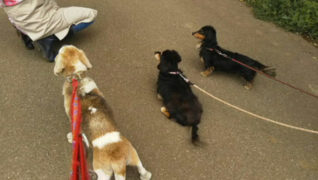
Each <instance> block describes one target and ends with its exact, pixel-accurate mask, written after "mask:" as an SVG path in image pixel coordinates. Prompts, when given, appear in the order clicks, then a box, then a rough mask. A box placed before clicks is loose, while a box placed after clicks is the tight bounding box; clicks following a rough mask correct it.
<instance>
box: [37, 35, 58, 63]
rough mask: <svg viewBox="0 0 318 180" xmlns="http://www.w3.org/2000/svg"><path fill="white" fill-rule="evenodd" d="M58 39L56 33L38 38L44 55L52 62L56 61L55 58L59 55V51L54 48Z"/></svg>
mask: <svg viewBox="0 0 318 180" xmlns="http://www.w3.org/2000/svg"><path fill="white" fill-rule="evenodd" d="M58 41H59V40H58V39H57V37H55V36H54V35H51V36H48V37H45V38H43V39H40V40H37V42H38V44H39V47H40V49H41V51H42V53H43V56H44V57H45V58H47V59H48V60H49V61H50V62H54V59H55V57H56V55H57V52H56V51H55V50H54V46H55V44H56V43H57V42H58Z"/></svg>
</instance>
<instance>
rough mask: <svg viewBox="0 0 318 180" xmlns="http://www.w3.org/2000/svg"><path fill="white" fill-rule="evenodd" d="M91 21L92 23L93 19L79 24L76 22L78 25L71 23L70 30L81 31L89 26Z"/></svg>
mask: <svg viewBox="0 0 318 180" xmlns="http://www.w3.org/2000/svg"><path fill="white" fill-rule="evenodd" d="M93 23H94V21H92V22H88V23H80V24H78V25H73V26H71V30H72V31H73V32H75V33H77V32H79V31H81V30H83V29H85V28H87V27H88V26H90V25H91V24H93Z"/></svg>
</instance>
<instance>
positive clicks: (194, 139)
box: [191, 124, 199, 145]
mask: <svg viewBox="0 0 318 180" xmlns="http://www.w3.org/2000/svg"><path fill="white" fill-rule="evenodd" d="M198 130H199V128H198V125H197V124H196V125H193V126H192V132H191V134H192V139H191V140H192V143H193V144H194V145H196V144H197V143H198V142H199V135H198Z"/></svg>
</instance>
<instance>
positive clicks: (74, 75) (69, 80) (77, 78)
mask: <svg viewBox="0 0 318 180" xmlns="http://www.w3.org/2000/svg"><path fill="white" fill-rule="evenodd" d="M73 79H76V80H78V81H81V79H82V77H81V74H71V75H69V76H67V77H66V81H67V82H70V83H71V82H72V81H73Z"/></svg>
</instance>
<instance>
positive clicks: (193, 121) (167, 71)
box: [155, 50, 203, 144]
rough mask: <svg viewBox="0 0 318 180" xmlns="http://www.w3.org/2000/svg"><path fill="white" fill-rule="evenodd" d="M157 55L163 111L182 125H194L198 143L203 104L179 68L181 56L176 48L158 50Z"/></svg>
mask: <svg viewBox="0 0 318 180" xmlns="http://www.w3.org/2000/svg"><path fill="white" fill-rule="evenodd" d="M155 57H156V59H158V60H159V61H160V62H159V65H158V66H157V68H158V69H159V77H158V81H157V93H158V98H159V99H161V100H162V101H163V107H161V112H162V113H163V114H164V115H165V116H166V117H168V118H169V119H170V118H171V119H175V120H176V122H177V123H179V124H181V125H182V126H190V127H192V142H193V143H194V144H197V142H198V141H199V136H198V124H199V123H200V121H201V115H202V112H203V111H202V105H201V104H200V102H199V100H198V98H197V97H196V96H195V95H194V94H193V92H192V90H191V88H190V84H189V83H188V82H186V81H185V79H184V78H183V77H184V75H183V74H182V71H181V70H180V69H179V68H178V63H179V62H181V57H180V55H179V54H178V53H177V52H176V51H174V50H165V51H163V52H162V53H161V52H159V51H157V52H155Z"/></svg>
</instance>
